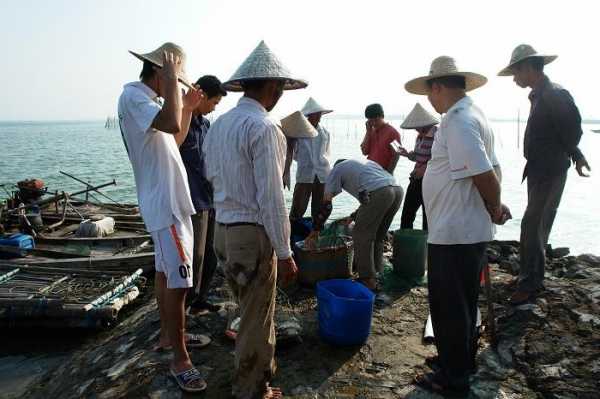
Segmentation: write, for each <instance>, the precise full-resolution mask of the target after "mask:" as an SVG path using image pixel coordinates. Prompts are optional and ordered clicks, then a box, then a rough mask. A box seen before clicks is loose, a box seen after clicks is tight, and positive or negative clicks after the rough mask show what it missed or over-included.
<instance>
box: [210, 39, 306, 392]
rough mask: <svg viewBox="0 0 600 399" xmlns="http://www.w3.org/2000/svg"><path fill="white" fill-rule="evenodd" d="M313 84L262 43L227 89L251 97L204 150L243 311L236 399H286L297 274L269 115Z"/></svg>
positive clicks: (219, 248)
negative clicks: (280, 371)
mask: <svg viewBox="0 0 600 399" xmlns="http://www.w3.org/2000/svg"><path fill="white" fill-rule="evenodd" d="M306 86H307V83H306V82H304V81H302V80H299V79H295V78H293V77H292V75H291V73H290V72H289V71H288V69H287V68H285V67H284V66H283V64H282V63H281V61H279V59H278V58H277V57H276V56H275V54H273V53H272V52H271V50H270V49H269V48H268V47H267V45H266V44H265V43H264V42H260V44H259V45H258V46H257V47H256V49H254V51H253V52H252V53H251V54H250V55H249V56H248V58H247V59H246V60H245V61H244V63H242V65H241V66H240V67H239V68H238V69H237V71H236V72H235V73H234V74H233V76H232V77H231V79H230V80H229V81H227V82H225V83H224V84H223V87H224V88H225V90H228V91H243V92H244V96H243V97H242V98H241V99H240V100H239V101H238V104H237V106H235V107H234V108H233V109H231V110H230V111H228V112H227V113H225V114H224V115H222V116H220V117H219V118H218V119H217V120H216V121H215V122H214V123H213V124H212V126H211V127H210V129H209V131H208V134H207V136H206V140H205V141H204V144H203V152H204V155H205V157H206V166H207V167H206V176H207V178H208V180H209V181H210V182H211V183H212V185H213V188H214V196H213V198H214V206H215V210H216V217H215V219H216V221H217V226H216V227H215V238H214V240H215V244H214V245H215V252H216V254H217V258H218V259H219V262H220V264H221V265H222V267H223V271H224V273H225V276H226V279H227V282H228V284H229V285H230V287H231V290H232V292H233V293H234V295H235V297H236V300H237V301H238V303H239V305H240V313H241V321H240V325H239V329H238V335H237V338H236V344H235V372H234V378H233V387H232V393H233V396H234V397H236V398H243V399H251V398H257V397H264V398H274V397H279V396H280V395H281V392H280V391H279V390H277V389H275V388H270V387H269V386H268V384H269V381H270V379H271V377H272V375H273V374H274V372H275V368H276V367H275V359H274V354H275V329H274V325H273V314H274V310H275V292H276V281H277V278H278V277H279V280H280V281H281V282H282V283H284V284H285V283H287V282H289V281H290V280H292V279H293V278H294V276H295V274H296V272H297V269H296V265H295V263H294V260H293V258H292V251H291V248H290V222H289V219H288V216H287V211H286V208H285V200H284V197H283V179H282V177H283V168H284V162H285V151H286V149H285V145H286V144H285V137H284V136H283V134H282V132H281V131H280V129H279V127H278V123H277V122H276V121H274V120H272V119H271V118H270V117H269V111H271V110H272V109H273V108H274V107H275V105H276V104H277V102H278V101H279V98H280V97H281V95H282V94H283V91H284V90H292V89H300V88H304V87H306ZM278 275H279V276H278Z"/></svg>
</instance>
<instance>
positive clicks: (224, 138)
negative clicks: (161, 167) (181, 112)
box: [202, 97, 292, 259]
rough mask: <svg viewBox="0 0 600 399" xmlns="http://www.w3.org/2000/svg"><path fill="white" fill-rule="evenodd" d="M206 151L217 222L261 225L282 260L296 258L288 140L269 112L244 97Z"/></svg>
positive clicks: (212, 132) (214, 131)
mask: <svg viewBox="0 0 600 399" xmlns="http://www.w3.org/2000/svg"><path fill="white" fill-rule="evenodd" d="M202 151H203V152H204V156H205V160H206V177H207V179H208V180H209V181H210V182H211V183H212V185H213V189H214V194H213V195H214V198H213V199H214V206H215V210H216V217H215V218H216V221H217V222H218V223H223V224H229V223H240V222H249V223H258V224H261V225H263V226H264V227H265V230H266V233H267V235H268V236H269V239H270V241H271V245H272V246H273V248H274V250H275V253H276V255H277V257H278V258H279V259H285V258H289V257H290V256H292V251H291V249H290V222H289V219H288V215H287V210H286V208H285V200H284V197H283V179H282V176H283V168H284V164H285V154H286V141H285V137H284V136H283V133H282V132H281V131H280V129H279V128H278V127H277V125H276V122H275V121H274V120H271V119H270V118H269V114H268V112H267V111H266V110H265V108H264V107H263V106H262V105H261V104H260V103H258V102H257V101H255V100H253V99H251V98H248V97H242V98H241V99H240V100H239V101H238V104H237V106H235V107H234V108H232V109H231V110H230V111H228V112H227V113H225V114H223V115H221V116H220V117H219V118H218V119H217V120H216V121H215V122H214V123H213V124H212V126H211V127H210V129H209V130H208V133H207V134H206V138H205V139H204V144H203V146H202Z"/></svg>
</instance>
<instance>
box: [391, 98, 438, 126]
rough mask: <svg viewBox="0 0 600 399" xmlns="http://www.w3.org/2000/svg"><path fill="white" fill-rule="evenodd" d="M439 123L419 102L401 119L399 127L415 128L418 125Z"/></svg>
mask: <svg viewBox="0 0 600 399" xmlns="http://www.w3.org/2000/svg"><path fill="white" fill-rule="evenodd" d="M438 123H440V121H439V120H438V118H436V117H435V116H434V115H432V114H431V113H429V112H428V111H427V110H426V109H425V108H423V107H422V106H421V104H419V103H416V104H415V106H414V108H413V109H412V111H410V113H409V114H408V115H407V116H406V118H405V119H404V120H403V121H402V124H401V125H400V127H401V128H402V129H416V128H419V127H426V126H431V125H437V124H438Z"/></svg>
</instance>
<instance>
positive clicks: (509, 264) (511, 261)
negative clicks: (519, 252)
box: [499, 257, 521, 276]
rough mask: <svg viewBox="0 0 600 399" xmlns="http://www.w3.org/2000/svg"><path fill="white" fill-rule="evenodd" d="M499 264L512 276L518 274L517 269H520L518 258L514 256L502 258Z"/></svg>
mask: <svg viewBox="0 0 600 399" xmlns="http://www.w3.org/2000/svg"><path fill="white" fill-rule="evenodd" d="M499 266H500V268H501V269H502V270H505V271H507V272H508V273H510V274H512V275H513V276H517V275H518V274H519V270H520V269H521V265H520V263H519V260H518V259H515V258H514V257H509V258H502V259H501V260H500V263H499Z"/></svg>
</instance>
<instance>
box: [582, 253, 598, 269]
mask: <svg viewBox="0 0 600 399" xmlns="http://www.w3.org/2000/svg"><path fill="white" fill-rule="evenodd" d="M577 259H578V260H580V261H581V262H584V263H587V264H589V265H591V266H592V267H600V256H596V255H592V254H583V255H579V256H578V257H577Z"/></svg>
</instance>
